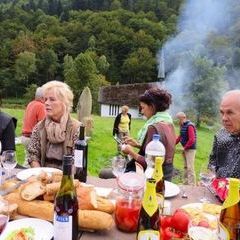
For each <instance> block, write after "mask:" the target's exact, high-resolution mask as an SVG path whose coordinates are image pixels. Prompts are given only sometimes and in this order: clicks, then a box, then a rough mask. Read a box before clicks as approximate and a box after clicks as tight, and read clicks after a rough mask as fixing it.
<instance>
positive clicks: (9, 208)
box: [0, 196, 18, 219]
mask: <svg viewBox="0 0 240 240" xmlns="http://www.w3.org/2000/svg"><path fill="white" fill-rule="evenodd" d="M17 207H18V205H17V204H15V203H13V204H10V203H9V202H8V201H6V200H4V199H3V197H2V196H0V214H2V215H7V216H9V218H10V219H12V218H14V216H15V215H16V212H17Z"/></svg>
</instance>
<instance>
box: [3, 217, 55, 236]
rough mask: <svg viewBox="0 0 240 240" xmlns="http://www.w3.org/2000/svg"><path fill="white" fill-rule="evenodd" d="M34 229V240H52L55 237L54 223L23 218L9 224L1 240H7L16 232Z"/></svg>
mask: <svg viewBox="0 0 240 240" xmlns="http://www.w3.org/2000/svg"><path fill="white" fill-rule="evenodd" d="M27 227H32V228H33V230H34V240H50V239H51V238H52V237H53V225H52V223H50V222H48V221H45V220H41V219H38V218H23V219H19V220H15V221H12V222H8V224H7V226H6V228H5V229H4V231H3V232H2V234H1V236H0V240H6V239H7V237H8V236H9V234H11V232H12V231H14V230H20V229H21V228H27Z"/></svg>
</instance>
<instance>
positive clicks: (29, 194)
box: [20, 181, 46, 201]
mask: <svg viewBox="0 0 240 240" xmlns="http://www.w3.org/2000/svg"><path fill="white" fill-rule="evenodd" d="M45 192H46V190H45V186H44V185H43V183H42V182H41V181H34V182H27V183H25V184H23V185H22V186H21V187H20V194H21V197H22V198H23V199H24V200H27V201H31V200H33V199H35V198H37V197H38V196H41V195H43V194H44V193H45Z"/></svg>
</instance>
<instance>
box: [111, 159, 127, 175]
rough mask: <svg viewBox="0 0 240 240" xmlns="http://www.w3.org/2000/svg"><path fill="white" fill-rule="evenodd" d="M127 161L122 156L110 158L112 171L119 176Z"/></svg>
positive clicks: (123, 170)
mask: <svg viewBox="0 0 240 240" xmlns="http://www.w3.org/2000/svg"><path fill="white" fill-rule="evenodd" d="M126 165H127V161H126V158H124V157H123V156H116V157H114V158H113V159H112V172H113V174H114V175H115V176H116V177H119V176H120V175H121V174H123V173H124V172H125V170H126Z"/></svg>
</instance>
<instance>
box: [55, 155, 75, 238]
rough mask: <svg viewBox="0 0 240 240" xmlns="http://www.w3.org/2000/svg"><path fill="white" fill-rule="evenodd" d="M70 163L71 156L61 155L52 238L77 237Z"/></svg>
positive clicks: (71, 160) (71, 161)
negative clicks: (60, 172)
mask: <svg viewBox="0 0 240 240" xmlns="http://www.w3.org/2000/svg"><path fill="white" fill-rule="evenodd" d="M72 163H73V158H72V156H63V177H62V181H61V186H60V189H59V191H58V193H57V195H56V198H55V202H54V219H53V225H54V240H62V239H64V240H77V237H78V202H77V196H76V192H75V188H74V185H73V176H72Z"/></svg>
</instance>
